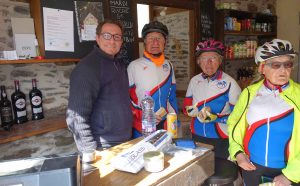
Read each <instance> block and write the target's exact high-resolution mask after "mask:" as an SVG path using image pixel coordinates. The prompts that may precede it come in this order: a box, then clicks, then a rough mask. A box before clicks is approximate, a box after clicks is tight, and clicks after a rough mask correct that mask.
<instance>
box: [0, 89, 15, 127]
mask: <svg viewBox="0 0 300 186" xmlns="http://www.w3.org/2000/svg"><path fill="white" fill-rule="evenodd" d="M0 89H1V101H0V110H1V121H2V127H3V128H4V130H10V128H11V127H12V125H13V115H12V109H11V102H10V101H9V100H8V98H7V94H6V90H5V86H1V87H0Z"/></svg>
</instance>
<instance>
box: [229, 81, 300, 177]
mask: <svg viewBox="0 0 300 186" xmlns="http://www.w3.org/2000/svg"><path fill="white" fill-rule="evenodd" d="M262 84H263V80H262V81H260V82H258V83H256V84H253V85H251V86H249V87H247V88H245V89H244V90H243V92H242V93H241V95H240V97H239V100H238V102H237V104H236V105H235V107H234V110H233V111H232V112H231V114H230V116H229V118H228V120H227V125H228V136H229V153H230V157H231V158H232V159H233V160H236V158H235V157H234V156H235V154H236V153H237V152H238V151H243V152H244V148H243V140H244V136H245V132H246V129H247V127H248V123H247V120H246V113H247V110H248V105H249V103H250V102H251V101H252V99H253V98H254V96H255V95H256V92H257V91H258V90H259V88H260V87H261V86H262ZM280 97H282V98H283V99H284V100H285V101H286V102H287V103H288V104H289V105H291V106H292V107H293V108H294V116H295V118H294V128H293V132H292V137H291V141H290V144H289V159H288V162H287V166H286V167H285V168H284V169H282V173H283V174H284V175H285V176H286V177H287V178H288V179H289V180H291V181H293V182H295V183H299V182H300V168H299V167H300V85H299V84H297V83H295V82H294V81H293V80H289V87H288V88H286V89H285V90H283V91H282V92H281V93H280Z"/></svg>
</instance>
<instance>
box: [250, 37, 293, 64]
mask: <svg viewBox="0 0 300 186" xmlns="http://www.w3.org/2000/svg"><path fill="white" fill-rule="evenodd" d="M282 55H289V56H292V57H295V55H296V53H295V51H294V49H293V46H292V44H291V43H290V42H289V41H286V40H281V39H273V40H272V41H270V42H266V43H265V44H263V45H262V46H260V47H258V48H257V49H256V52H255V63H256V64H258V63H260V62H263V61H266V60H268V59H272V58H275V57H278V56H282Z"/></svg>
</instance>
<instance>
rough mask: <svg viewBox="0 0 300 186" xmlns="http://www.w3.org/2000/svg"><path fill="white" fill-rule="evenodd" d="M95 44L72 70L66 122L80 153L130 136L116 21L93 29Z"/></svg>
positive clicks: (130, 124)
mask: <svg viewBox="0 0 300 186" xmlns="http://www.w3.org/2000/svg"><path fill="white" fill-rule="evenodd" d="M96 34H97V35H96V41H97V45H98V46H95V47H94V49H93V51H91V52H90V53H89V54H88V55H87V56H86V57H84V58H83V59H82V60H81V61H80V62H79V63H78V65H77V66H76V68H75V69H74V70H73V72H72V74H71V78H70V97H69V105H68V110H67V124H68V127H69V129H70V130H71V131H72V133H73V135H74V139H75V142H76V145H77V148H78V150H79V151H80V152H82V153H84V152H87V151H94V150H96V149H97V150H101V149H103V148H109V147H111V146H114V145H117V144H120V143H123V142H125V141H127V140H129V139H130V138H131V126H132V112H131V110H130V99H129V91H128V77H127V73H126V68H125V65H124V64H123V63H122V62H120V61H119V60H118V59H117V58H116V55H117V54H118V52H119V51H120V48H121V46H122V43H123V37H122V34H123V28H122V25H121V24H120V23H119V22H116V21H112V20H106V21H104V22H102V23H100V24H99V25H98V27H97V29H96Z"/></svg>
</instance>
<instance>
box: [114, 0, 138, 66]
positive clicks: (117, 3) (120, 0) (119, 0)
mask: <svg viewBox="0 0 300 186" xmlns="http://www.w3.org/2000/svg"><path fill="white" fill-rule="evenodd" d="M109 3H110V14H111V18H112V19H116V20H118V21H120V22H121V23H122V24H123V26H124V34H123V46H122V48H121V51H120V53H119V57H120V58H122V59H123V61H124V63H126V64H129V63H130V62H131V61H132V60H133V54H134V46H133V43H134V33H133V26H134V25H133V17H132V14H131V0H110V1H109Z"/></svg>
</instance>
